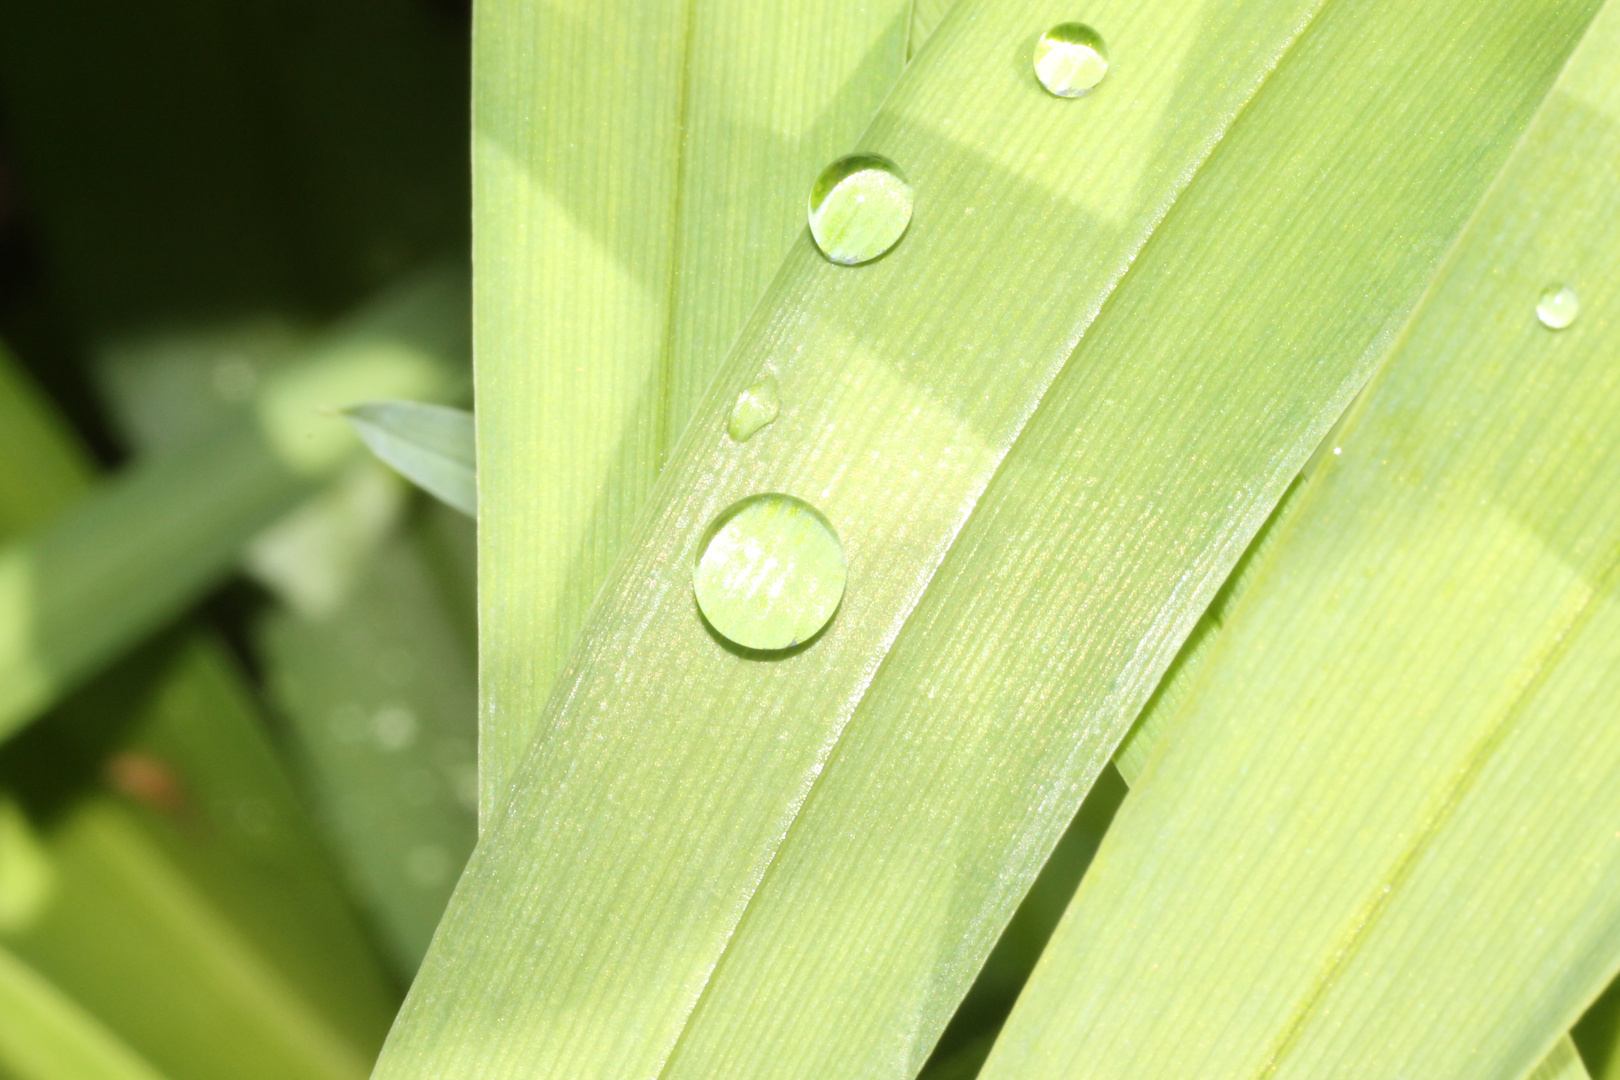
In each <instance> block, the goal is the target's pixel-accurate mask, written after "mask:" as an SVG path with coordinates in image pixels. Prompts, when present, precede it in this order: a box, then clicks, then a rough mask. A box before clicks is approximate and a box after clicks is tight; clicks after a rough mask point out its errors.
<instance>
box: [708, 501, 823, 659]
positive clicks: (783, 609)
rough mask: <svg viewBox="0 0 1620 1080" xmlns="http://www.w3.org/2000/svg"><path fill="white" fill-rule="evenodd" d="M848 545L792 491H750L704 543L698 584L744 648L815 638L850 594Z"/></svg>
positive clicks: (712, 615) (722, 628)
mask: <svg viewBox="0 0 1620 1080" xmlns="http://www.w3.org/2000/svg"><path fill="white" fill-rule="evenodd" d="M844 580H845V567H844V546H843V544H842V543H841V542H840V541H839V539H838V533H837V532H836V531H835V530H834V529H833V527H832V523H831V522H829V521H828V520H827V519H826V518H825V517H824V516H823V515H822V514H821V512H820V511H819V510H817V509H816V508H815V507H813V506H811V505H810V504H809V503H807V502H805V501H804V500H802V499H796V498H794V497H793V496H791V495H781V494H776V493H769V494H763V495H751V496H749V497H748V498H746V499H743V500H742V501H741V502H738V503H734V504H732V506H730V507H729V508H727V509H726V510H724V511H723V512H721V513H720V515H719V516H717V517H716V518H715V519H714V522H713V523H712V524H710V526H709V529H708V531H707V533H705V534H704V537H703V542H702V543H701V544H699V545H698V555H697V562H696V564H695V565H694V566H693V568H692V587H693V591H694V592H695V593H696V596H697V602H698V607H699V609H701V610H702V612H703V617H704V618H706V619H708V621H709V625H710V626H712V627H714V629H715V630H716V631H717V632H719V633H720V634H721V635H722V636H724V637H725V638H726V639H727V640H729V641H731V642H734V643H735V644H737V645H741V646H742V647H743V648H745V649H757V650H760V651H765V652H775V651H779V650H782V649H790V648H792V647H793V646H795V645H798V644H800V643H802V642H804V641H808V640H809V639H810V638H812V637H814V636H815V635H816V634H817V633H818V632H819V631H820V630H821V628H822V627H824V626H826V625H827V621H828V620H829V619H831V618H832V616H833V612H835V611H837V610H838V604H839V601H840V600H842V599H843V596H844Z"/></svg>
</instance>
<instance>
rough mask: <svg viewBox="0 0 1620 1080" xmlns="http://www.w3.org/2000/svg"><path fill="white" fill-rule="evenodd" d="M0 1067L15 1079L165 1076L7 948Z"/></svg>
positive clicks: (1, 986) (1, 957)
mask: <svg viewBox="0 0 1620 1080" xmlns="http://www.w3.org/2000/svg"><path fill="white" fill-rule="evenodd" d="M0 1068H3V1069H5V1073H6V1075H7V1076H9V1077H15V1078H16V1080H162V1077H161V1076H160V1074H159V1073H158V1072H157V1070H155V1069H153V1068H152V1066H150V1065H149V1064H147V1063H146V1062H145V1061H143V1060H141V1057H140V1055H138V1054H136V1053H135V1052H134V1051H133V1050H131V1049H130V1048H129V1047H128V1046H126V1045H124V1044H123V1042H121V1041H120V1040H119V1038H118V1037H117V1036H116V1035H114V1034H113V1033H112V1032H110V1031H108V1030H107V1029H106V1028H104V1027H102V1026H101V1024H100V1023H98V1022H97V1021H96V1018H95V1017H94V1016H91V1015H90V1014H89V1013H87V1012H85V1011H84V1010H83V1009H81V1008H80V1007H79V1006H78V1005H76V1004H75V1003H74V1002H73V1001H71V1000H70V999H69V998H68V997H67V996H66V995H64V994H62V992H61V991H59V990H57V989H56V988H55V987H54V986H52V985H51V984H50V983H49V982H48V981H46V980H45V979H43V978H41V977H40V975H39V974H38V973H37V972H35V971H32V970H31V969H29V967H28V966H27V965H26V964H24V963H22V962H21V961H20V960H18V959H17V958H16V957H14V956H12V955H11V954H10V953H9V952H7V951H6V950H5V949H3V948H0Z"/></svg>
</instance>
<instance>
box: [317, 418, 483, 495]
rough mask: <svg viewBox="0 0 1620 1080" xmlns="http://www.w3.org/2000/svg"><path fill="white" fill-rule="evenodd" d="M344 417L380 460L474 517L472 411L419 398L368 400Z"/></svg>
mask: <svg viewBox="0 0 1620 1080" xmlns="http://www.w3.org/2000/svg"><path fill="white" fill-rule="evenodd" d="M344 415H345V416H347V417H348V418H349V423H351V424H353V425H354V429H355V431H357V432H359V434H360V438H361V439H362V440H364V442H365V444H366V446H367V448H369V449H370V450H371V452H372V453H373V454H375V455H377V457H378V458H379V459H381V460H382V461H383V463H384V464H386V465H388V466H389V467H391V468H393V469H394V470H395V471H396V472H398V473H399V474H400V475H401V476H403V477H405V479H407V480H409V481H410V482H411V483H413V484H415V485H416V486H417V487H419V488H421V489H422V490H423V491H426V492H427V493H428V494H429V495H432V496H433V497H434V498H436V499H438V500H439V501H440V502H442V503H444V504H445V505H446V506H451V507H454V508H455V509H457V510H460V511H461V512H462V513H463V514H466V515H467V516H468V517H473V518H476V517H477V516H478V475H477V462H476V442H477V436H476V434H475V431H474V424H473V414H472V413H470V412H468V411H467V410H465V409H453V408H451V407H449V406H448V405H431V404H426V403H423V402H417V401H368V402H364V403H362V404H359V405H355V406H353V407H351V408H349V409H346V410H345V411H344Z"/></svg>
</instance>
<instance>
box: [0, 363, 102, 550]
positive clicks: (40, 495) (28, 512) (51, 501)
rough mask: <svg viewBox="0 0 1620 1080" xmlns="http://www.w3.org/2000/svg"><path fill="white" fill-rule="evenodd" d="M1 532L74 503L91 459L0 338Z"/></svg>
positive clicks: (4, 533)
mask: <svg viewBox="0 0 1620 1080" xmlns="http://www.w3.org/2000/svg"><path fill="white" fill-rule="evenodd" d="M0 448H3V452H4V455H5V457H6V458H7V467H6V468H0V536H11V535H15V534H16V533H18V532H20V531H22V530H23V529H25V528H27V527H29V526H31V525H34V524H35V523H37V522H39V521H42V520H44V519H46V518H48V517H49V516H50V515H51V514H53V513H55V512H56V511H57V510H59V509H61V508H62V507H64V506H66V505H68V504H69V503H71V502H72V501H73V500H74V499H75V498H76V497H77V496H78V493H79V492H80V491H81V490H83V489H84V488H85V487H86V486H88V485H89V483H90V477H91V467H90V462H89V460H88V459H87V458H86V457H85V456H84V455H82V454H79V453H75V452H74V451H75V449H76V447H75V446H74V444H73V442H72V441H71V439H70V438H69V437H68V434H67V428H66V426H65V425H64V424H63V423H62V421H61V420H60V418H59V417H58V416H57V415H56V413H55V412H54V411H53V410H52V409H50V408H49V407H48V406H47V405H46V403H45V401H44V399H43V398H42V397H41V395H40V394H39V392H38V390H36V389H35V388H34V387H33V386H32V385H30V384H29V383H28V382H27V380H26V379H25V378H24V376H23V374H22V371H21V370H20V369H19V368H18V367H17V363H16V361H15V359H13V358H12V356H11V354H10V353H9V352H8V351H6V348H5V346H4V345H3V344H0Z"/></svg>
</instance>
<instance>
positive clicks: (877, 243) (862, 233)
mask: <svg viewBox="0 0 1620 1080" xmlns="http://www.w3.org/2000/svg"><path fill="white" fill-rule="evenodd" d="M909 224H911V185H910V184H908V183H906V178H905V177H904V176H901V175H900V169H899V167H898V166H896V165H895V163H894V162H892V161H890V160H889V159H888V158H886V157H880V156H879V155H877V154H851V155H850V156H849V157H846V158H839V159H838V160H837V161H835V162H833V163H832V164H831V165H829V166H827V167H826V168H825V169H823V170H822V171H821V175H820V176H819V177H817V178H816V186H815V187H813V188H811V189H810V235H811V236H813V237H815V240H816V246H817V247H819V248H820V249H821V253H822V254H823V255H825V256H827V258H829V259H831V260H832V261H833V262H835V263H840V264H842V265H844V266H854V265H855V264H857V263H863V262H871V261H872V260H873V259H875V258H877V257H878V256H879V255H882V254H883V253H884V252H885V251H888V250H889V249H890V248H892V247H894V245H895V244H896V243H897V242H898V241H899V239H900V237H901V236H902V235H903V234H904V233H905V231H906V226H907V225H909Z"/></svg>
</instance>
